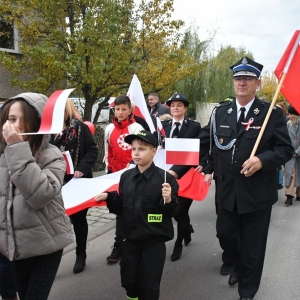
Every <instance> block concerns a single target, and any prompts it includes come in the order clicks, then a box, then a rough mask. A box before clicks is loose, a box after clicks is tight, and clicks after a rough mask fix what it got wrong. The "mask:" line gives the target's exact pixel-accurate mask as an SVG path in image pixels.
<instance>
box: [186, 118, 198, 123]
mask: <svg viewBox="0 0 300 300" xmlns="http://www.w3.org/2000/svg"><path fill="white" fill-rule="evenodd" d="M188 120H189V121H193V122H196V123H198V121H197V120H194V119H190V118H189V119H188Z"/></svg>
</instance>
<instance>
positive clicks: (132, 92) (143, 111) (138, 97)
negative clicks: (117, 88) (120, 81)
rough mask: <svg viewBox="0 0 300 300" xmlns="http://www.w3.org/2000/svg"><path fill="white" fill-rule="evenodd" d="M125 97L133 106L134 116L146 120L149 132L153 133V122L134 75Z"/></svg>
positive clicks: (138, 82) (140, 87) (139, 84)
mask: <svg viewBox="0 0 300 300" xmlns="http://www.w3.org/2000/svg"><path fill="white" fill-rule="evenodd" d="M127 96H128V97H129V98H130V100H132V101H133V102H134V104H135V110H134V114H135V115H137V116H139V117H141V118H143V119H144V120H146V122H147V124H148V126H149V128H150V131H151V132H154V131H155V127H154V124H153V121H152V119H151V116H150V114H149V111H148V108H147V104H146V101H145V97H144V93H143V90H142V86H141V83H140V81H139V79H138V78H137V76H136V75H135V74H134V75H133V78H132V81H131V84H130V86H129V89H128V92H127Z"/></svg>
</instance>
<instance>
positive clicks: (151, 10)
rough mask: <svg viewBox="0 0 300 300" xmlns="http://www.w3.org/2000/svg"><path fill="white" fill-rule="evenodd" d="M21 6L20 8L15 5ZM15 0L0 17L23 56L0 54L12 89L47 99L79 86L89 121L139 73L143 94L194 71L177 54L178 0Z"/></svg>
mask: <svg viewBox="0 0 300 300" xmlns="http://www.w3.org/2000/svg"><path fill="white" fill-rule="evenodd" d="M16 3H17V5H16ZM16 3H15V2H14V1H11V0H2V1H0V15H5V16H7V17H6V18H7V19H8V20H13V21H14V22H15V24H16V25H17V27H18V30H19V35H20V39H21V42H20V51H21V53H22V55H21V56H16V55H11V54H8V53H4V52H3V53H1V55H0V60H1V62H2V64H3V65H4V67H5V68H6V69H7V70H9V71H10V74H11V76H12V77H11V78H12V81H11V82H12V84H14V85H19V86H21V87H22V88H23V89H24V90H30V91H35V92H41V93H49V92H51V91H53V90H55V89H58V88H66V86H68V87H74V88H76V91H75V93H77V95H78V96H81V97H83V98H84V99H85V100H86V102H85V111H84V119H85V120H90V119H91V111H92V106H93V104H95V103H96V102H97V101H98V99H99V98H102V99H104V101H102V102H101V103H100V108H101V106H102V105H105V104H106V103H107V101H108V99H109V96H110V95H113V94H119V93H124V92H126V91H127V88H128V86H129V84H130V81H131V78H132V75H133V74H134V73H136V74H137V75H138V77H139V79H140V81H141V83H142V86H143V89H144V92H145V93H148V92H151V91H164V90H168V89H169V88H170V87H171V86H172V84H173V83H174V81H178V80H180V79H182V78H183V77H184V76H185V75H186V74H188V73H189V72H190V70H191V69H192V59H191V58H190V57H189V55H187V54H186V52H185V51H183V50H182V49H179V47H178V43H179V40H180V34H178V32H179V29H180V28H181V26H182V25H183V22H182V21H176V20H175V21H174V20H172V19H171V13H172V11H173V1H172V0H151V1H147V2H146V1H142V2H141V3H140V4H136V2H135V1H133V0H113V1H112V0H44V1H40V0H18V1H17V2H16Z"/></svg>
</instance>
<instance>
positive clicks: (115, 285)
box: [49, 185, 300, 300]
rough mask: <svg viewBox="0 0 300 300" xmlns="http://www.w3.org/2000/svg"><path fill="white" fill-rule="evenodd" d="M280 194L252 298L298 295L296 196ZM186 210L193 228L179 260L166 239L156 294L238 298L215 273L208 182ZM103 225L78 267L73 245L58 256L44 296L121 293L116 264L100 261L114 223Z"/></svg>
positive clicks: (116, 296)
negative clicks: (289, 202) (174, 258)
mask: <svg viewBox="0 0 300 300" xmlns="http://www.w3.org/2000/svg"><path fill="white" fill-rule="evenodd" d="M284 200H285V197H284V191H283V190H280V191H279V201H278V202H277V203H276V204H275V205H274V207H273V213H272V218H271V225H270V231H269V238H268V245H267V253H266V260H265V267H264V272H263V275H262V281H261V286H260V289H259V291H258V293H257V295H256V297H255V300H292V299H300V269H299V260H300V202H298V201H294V204H293V205H292V206H290V207H285V205H284ZM190 216H191V223H192V224H193V227H194V229H195V233H194V234H192V238H193V240H192V242H191V244H190V245H188V246H187V247H184V248H183V255H182V257H181V259H180V260H179V261H176V262H171V259H170V256H171V253H172V249H173V243H174V242H173V241H171V242H168V243H167V258H166V264H165V268H164V273H163V279H162V282H161V297H160V299H162V300H185V299H189V300H196V299H199V300H221V299H222V300H223V299H224V300H227V299H229V300H231V299H232V300H238V299H239V296H238V293H237V287H236V286H235V287H230V286H228V284H227V281H228V276H222V275H220V273H219V269H220V266H221V250H220V247H219V244H218V240H217V238H216V237H215V235H216V233H215V221H216V215H215V207H214V186H213V185H212V186H211V189H210V192H209V195H208V197H207V198H206V199H205V200H204V201H202V202H196V201H195V202H194V203H193V205H192V206H191V210H190ZM174 225H175V226H176V223H175V224H174ZM105 226H110V227H107V230H108V231H107V230H105V228H104V230H103V232H104V233H103V234H102V235H100V236H98V237H97V238H95V239H93V240H91V241H89V244H88V247H87V255H88V258H87V266H86V269H85V270H84V272H82V273H80V274H76V275H75V274H73V273H72V268H73V265H74V262H75V252H74V250H73V251H70V252H68V253H66V254H65V255H64V256H63V258H62V262H61V265H60V268H59V270H58V274H57V277H56V279H55V282H54V284H53V287H52V290H51V293H50V296H49V299H50V300H61V299H64V300H71V299H74V300H77V299H78V300H81V299H89V300H96V299H97V300H98V299H100V300H120V299H124V300H125V299H126V296H125V290H124V289H123V288H122V287H121V286H120V275H119V265H118V264H113V265H110V264H107V263H106V257H107V256H108V255H109V254H110V251H111V249H110V247H111V245H112V243H113V237H114V229H111V228H112V226H111V224H107V225H105ZM105 226H104V227H105ZM105 231H106V232H105Z"/></svg>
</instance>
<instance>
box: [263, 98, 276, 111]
mask: <svg viewBox="0 0 300 300" xmlns="http://www.w3.org/2000/svg"><path fill="white" fill-rule="evenodd" d="M261 105H263V106H267V107H270V105H271V103H270V102H268V101H264V100H261ZM275 109H277V106H276V105H274V106H273V110H275Z"/></svg>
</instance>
